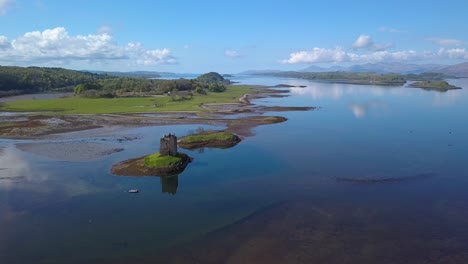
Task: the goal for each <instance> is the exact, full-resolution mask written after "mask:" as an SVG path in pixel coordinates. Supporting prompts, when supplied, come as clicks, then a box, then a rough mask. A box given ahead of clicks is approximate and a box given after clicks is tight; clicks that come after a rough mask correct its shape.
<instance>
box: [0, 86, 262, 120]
mask: <svg viewBox="0 0 468 264" xmlns="http://www.w3.org/2000/svg"><path fill="white" fill-rule="evenodd" d="M252 89H253V88H252V87H251V86H244V85H231V86H227V89H226V91H224V92H220V93H215V92H210V93H208V94H206V95H203V94H196V95H194V96H193V97H192V98H191V99H182V100H173V99H172V98H171V97H170V96H166V95H163V96H154V97H130V98H127V97H125V98H81V97H70V98H62V99H50V100H17V101H13V102H9V103H5V104H3V105H1V106H0V111H13V112H51V113H56V114H112V113H115V114H116V113H132V112H133V113H134V112H171V111H195V112H197V111H206V110H204V109H203V108H201V107H200V106H201V105H202V104H207V103H233V102H238V98H239V97H241V96H242V95H244V94H246V93H249V92H251V91H252Z"/></svg>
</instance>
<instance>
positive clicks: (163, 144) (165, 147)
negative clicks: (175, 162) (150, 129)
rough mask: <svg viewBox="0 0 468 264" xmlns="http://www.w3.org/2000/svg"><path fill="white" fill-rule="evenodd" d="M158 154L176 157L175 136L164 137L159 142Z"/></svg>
mask: <svg viewBox="0 0 468 264" xmlns="http://www.w3.org/2000/svg"><path fill="white" fill-rule="evenodd" d="M159 153H160V154H161V156H175V155H177V137H176V136H175V135H171V134H169V135H167V136H166V135H165V136H164V137H163V138H161V140H160V146H159Z"/></svg>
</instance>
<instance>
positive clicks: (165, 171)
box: [111, 152, 192, 176]
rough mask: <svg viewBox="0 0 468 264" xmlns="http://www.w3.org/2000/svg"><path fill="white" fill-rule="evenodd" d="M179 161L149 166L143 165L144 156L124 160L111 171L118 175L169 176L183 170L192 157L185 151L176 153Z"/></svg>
mask: <svg viewBox="0 0 468 264" xmlns="http://www.w3.org/2000/svg"><path fill="white" fill-rule="evenodd" d="M178 154H179V155H180V158H181V162H179V163H176V164H174V165H171V166H166V167H157V168H150V167H147V166H145V162H144V160H145V157H146V156H143V157H139V158H133V159H129V160H124V161H122V162H119V163H117V164H115V165H114V166H112V169H111V172H112V174H114V175H119V176H170V175H176V174H179V173H181V172H183V171H184V169H185V167H187V165H188V164H189V163H190V162H192V158H191V157H189V156H188V155H187V154H185V153H180V152H179V153H178Z"/></svg>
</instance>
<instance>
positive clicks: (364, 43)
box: [353, 35, 393, 51]
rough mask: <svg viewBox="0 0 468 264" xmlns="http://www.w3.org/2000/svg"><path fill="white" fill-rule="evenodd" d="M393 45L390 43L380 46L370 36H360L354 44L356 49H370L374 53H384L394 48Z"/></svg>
mask: <svg viewBox="0 0 468 264" xmlns="http://www.w3.org/2000/svg"><path fill="white" fill-rule="evenodd" d="M392 47H393V45H392V44H390V43H387V44H380V43H374V41H373V40H372V38H371V37H370V36H369V35H360V36H359V37H358V38H357V39H356V40H355V41H354V43H353V48H354V49H368V50H374V51H383V50H387V49H389V48H392Z"/></svg>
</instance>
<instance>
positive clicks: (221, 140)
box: [178, 130, 241, 149]
mask: <svg viewBox="0 0 468 264" xmlns="http://www.w3.org/2000/svg"><path fill="white" fill-rule="evenodd" d="M239 142H241V138H240V137H239V136H237V135H236V134H233V133H230V132H227V131H224V130H209V131H200V132H199V133H197V134H193V135H188V136H186V137H183V138H181V139H180V140H179V142H178V145H179V146H180V147H182V148H185V149H196V148H204V147H210V148H230V147H233V146H235V145H237V144H238V143H239Z"/></svg>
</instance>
